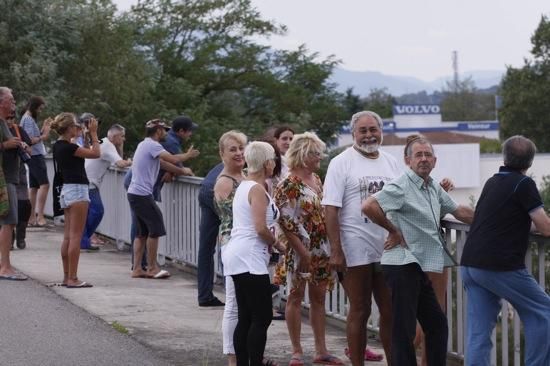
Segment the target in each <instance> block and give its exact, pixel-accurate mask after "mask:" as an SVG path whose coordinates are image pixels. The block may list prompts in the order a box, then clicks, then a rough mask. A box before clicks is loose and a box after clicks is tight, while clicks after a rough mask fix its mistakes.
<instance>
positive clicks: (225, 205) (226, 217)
mask: <svg viewBox="0 0 550 366" xmlns="http://www.w3.org/2000/svg"><path fill="white" fill-rule="evenodd" d="M221 177H226V178H229V179H231V180H232V181H233V189H232V190H231V193H230V194H229V195H228V196H227V198H224V199H220V200H217V199H216V198H214V208H215V209H216V213H217V214H218V217H219V218H220V228H219V234H218V241H219V243H220V246H222V245H224V244H227V242H228V241H229V239H230V237H231V229H232V228H233V197H235V192H236V191H237V187H239V182H238V181H237V180H236V179H235V178H233V177H230V176H229V175H225V174H223V175H220V176H219V177H218V179H220V178H221Z"/></svg>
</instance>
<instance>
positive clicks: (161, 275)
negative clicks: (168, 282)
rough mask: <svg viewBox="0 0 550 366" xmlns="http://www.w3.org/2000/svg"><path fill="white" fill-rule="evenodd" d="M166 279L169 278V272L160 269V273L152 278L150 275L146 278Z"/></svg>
mask: <svg viewBox="0 0 550 366" xmlns="http://www.w3.org/2000/svg"><path fill="white" fill-rule="evenodd" d="M168 277H170V272H168V271H165V270H164V269H161V270H160V271H158V272H157V273H156V274H154V275H152V276H151V275H149V276H148V278H152V279H154V280H162V279H165V278H168Z"/></svg>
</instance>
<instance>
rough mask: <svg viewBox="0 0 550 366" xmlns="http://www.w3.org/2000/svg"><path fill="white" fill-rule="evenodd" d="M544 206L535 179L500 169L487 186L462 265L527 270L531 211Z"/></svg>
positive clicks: (501, 269)
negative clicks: (526, 254) (526, 261)
mask: <svg viewBox="0 0 550 366" xmlns="http://www.w3.org/2000/svg"><path fill="white" fill-rule="evenodd" d="M542 205H543V203H542V199H541V197H540V194H539V191H538V190H537V186H536V184H535V182H534V181H533V179H531V178H530V177H528V176H526V175H523V174H521V172H519V171H517V170H513V169H510V168H508V167H500V170H499V172H498V173H497V174H495V175H494V176H492V177H491V178H490V179H489V180H488V181H487V183H485V186H484V187H483V191H482V192H481V196H480V197H479V201H478V203H477V206H476V211H475V216H474V222H473V223H472V225H471V228H470V233H469V234H468V239H467V240H466V244H465V246H464V251H463V253H462V258H461V261H460V264H461V265H463V266H470V267H477V268H482V269H487V270H493V271H513V270H518V269H523V268H525V253H526V252H527V248H528V245H529V231H530V229H531V217H530V216H529V212H531V211H532V210H534V209H536V208H539V207H542Z"/></svg>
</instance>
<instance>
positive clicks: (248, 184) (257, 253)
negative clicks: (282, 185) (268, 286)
mask: <svg viewBox="0 0 550 366" xmlns="http://www.w3.org/2000/svg"><path fill="white" fill-rule="evenodd" d="M256 184H258V183H256V182H254V181H250V180H244V181H242V182H241V184H240V185H239V187H238V188H237V191H236V192H235V197H234V198H233V229H232V230H231V239H230V240H229V242H228V243H227V244H226V245H224V249H223V250H222V262H223V267H224V268H223V272H224V275H226V276H231V275H236V274H240V273H246V272H250V274H255V275H262V274H268V270H267V265H268V263H269V256H270V253H269V248H268V244H267V243H265V242H264V241H263V240H262V239H261V238H260V237H259V236H258V233H257V232H256V229H255V228H254V220H253V218H252V207H251V205H250V203H249V202H248V195H249V193H250V190H251V189H252V187H254V186H255V185H256ZM266 196H267V198H268V199H269V203H268V205H267V209H266V217H265V220H266V224H267V227H268V228H270V229H271V230H273V227H274V225H275V222H276V220H277V219H278V218H279V209H278V208H277V206H275V202H274V201H273V199H272V198H271V197H270V196H269V195H268V194H267V193H266Z"/></svg>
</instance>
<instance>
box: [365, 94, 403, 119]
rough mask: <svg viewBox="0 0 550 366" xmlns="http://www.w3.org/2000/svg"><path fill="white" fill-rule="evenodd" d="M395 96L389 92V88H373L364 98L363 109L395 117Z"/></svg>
mask: <svg viewBox="0 0 550 366" xmlns="http://www.w3.org/2000/svg"><path fill="white" fill-rule="evenodd" d="M394 104H395V98H394V97H393V96H392V95H391V94H390V93H388V89H386V88H382V89H378V88H375V89H372V90H371V91H370V93H369V95H368V96H367V97H366V98H365V99H363V110H370V111H373V112H376V113H378V114H379V115H380V117H382V118H391V117H393V105H394Z"/></svg>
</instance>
